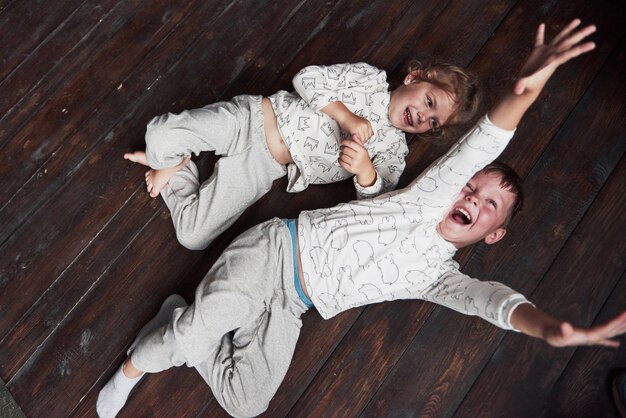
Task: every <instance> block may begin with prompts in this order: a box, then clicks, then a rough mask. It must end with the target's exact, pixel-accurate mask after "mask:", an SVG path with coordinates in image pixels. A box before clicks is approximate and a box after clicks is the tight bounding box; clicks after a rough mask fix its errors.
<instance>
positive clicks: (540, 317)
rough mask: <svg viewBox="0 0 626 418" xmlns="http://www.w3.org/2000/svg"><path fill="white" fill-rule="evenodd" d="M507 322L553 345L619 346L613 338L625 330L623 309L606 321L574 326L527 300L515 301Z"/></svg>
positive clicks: (625, 317) (625, 321)
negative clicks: (582, 326)
mask: <svg viewBox="0 0 626 418" xmlns="http://www.w3.org/2000/svg"><path fill="white" fill-rule="evenodd" d="M511 325H513V327H515V328H516V329H518V330H520V331H521V332H523V333H524V334H527V335H530V336H532V337H537V338H542V339H544V340H545V341H546V342H547V343H548V344H550V345H552V346H554V347H567V346H574V345H605V346H609V347H617V346H619V344H620V343H619V341H616V340H614V339H613V337H616V336H618V335H620V334H623V333H625V332H626V311H624V312H622V313H621V315H618V316H616V317H615V318H613V319H611V320H610V321H608V322H606V323H604V324H600V325H596V326H593V327H591V328H581V327H574V326H572V325H571V324H570V323H569V322H562V321H559V320H557V319H555V318H553V317H551V316H550V315H548V314H546V313H545V312H543V311H541V310H539V309H537V308H535V307H534V306H533V305H531V304H529V303H524V304H521V305H518V306H517V307H516V308H515V310H514V311H513V312H512V313H511Z"/></svg>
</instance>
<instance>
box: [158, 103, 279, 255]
mask: <svg viewBox="0 0 626 418" xmlns="http://www.w3.org/2000/svg"><path fill="white" fill-rule="evenodd" d="M261 99H262V97H261V96H237V97H234V98H233V99H232V100H231V101H229V102H219V103H213V104H211V105H208V106H206V107H203V108H201V109H193V110H185V111H184V112H182V113H180V114H171V113H168V114H165V115H162V116H157V117H155V118H154V119H152V120H151V121H150V122H149V123H148V126H147V129H146V157H147V159H148V163H149V164H150V166H151V167H152V168H155V169H163V168H168V167H173V166H176V165H177V164H179V163H180V161H181V160H182V159H183V158H185V157H189V156H191V154H195V155H198V154H199V153H200V152H202V151H215V153H216V154H217V155H221V156H222V157H221V158H220V159H219V160H218V162H217V164H216V165H215V168H214V170H213V174H212V175H211V177H210V178H209V179H208V180H206V181H205V182H203V183H202V184H200V181H199V177H198V169H197V167H196V166H195V165H194V163H193V162H190V163H189V164H188V165H187V166H186V167H185V168H183V169H182V170H179V171H178V172H177V173H176V174H175V175H174V176H173V177H172V178H171V179H170V181H169V184H168V186H166V187H165V188H164V189H163V190H162V191H161V196H162V197H163V199H164V200H165V204H166V205H167V207H168V209H169V210H170V213H171V216H172V221H173V222H174V229H175V230H176V237H177V238H178V241H179V242H180V243H181V244H182V245H183V246H185V247H186V248H189V249H191V250H201V249H204V248H206V247H207V246H208V245H209V244H210V243H211V242H212V241H213V240H214V239H215V238H216V237H217V236H218V235H219V234H221V233H222V232H224V231H225V230H226V229H228V227H230V226H231V225H232V224H233V223H234V222H235V221H236V220H237V219H238V218H239V216H240V215H241V214H242V213H243V212H244V211H245V210H246V209H247V208H248V207H249V206H251V205H252V204H253V203H254V202H256V201H257V200H258V199H260V198H261V196H263V195H264V194H266V193H267V192H268V191H269V190H270V189H271V187H272V183H273V181H274V180H276V179H277V178H280V177H282V176H284V175H285V174H286V173H287V170H286V167H285V166H283V165H281V164H279V163H278V162H276V161H275V160H274V159H273V158H272V156H271V154H270V152H269V149H268V148H267V143H266V139H265V130H264V124H263V109H262V107H261Z"/></svg>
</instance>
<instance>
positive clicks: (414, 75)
mask: <svg viewBox="0 0 626 418" xmlns="http://www.w3.org/2000/svg"><path fill="white" fill-rule="evenodd" d="M421 74H422V70H413V71H411V72H410V73H408V74H407V75H406V77H404V84H411V83H412V82H414V81H415V80H419V77H420V75H421Z"/></svg>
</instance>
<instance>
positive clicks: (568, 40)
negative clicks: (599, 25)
mask: <svg viewBox="0 0 626 418" xmlns="http://www.w3.org/2000/svg"><path fill="white" fill-rule="evenodd" d="M595 31H596V26H595V25H588V26H585V27H584V28H582V29H581V30H579V31H577V32H576V33H574V34H573V35H569V36H567V37H565V38H563V39H560V40H558V41H557V40H556V39H555V40H554V41H553V42H552V43H553V44H554V45H559V44H560V45H559V46H560V49H568V48H571V47H572V46H574V45H576V44H577V43H579V42H580V41H582V40H583V39H585V38H586V37H587V36H589V35H591V34H592V33H594V32H595Z"/></svg>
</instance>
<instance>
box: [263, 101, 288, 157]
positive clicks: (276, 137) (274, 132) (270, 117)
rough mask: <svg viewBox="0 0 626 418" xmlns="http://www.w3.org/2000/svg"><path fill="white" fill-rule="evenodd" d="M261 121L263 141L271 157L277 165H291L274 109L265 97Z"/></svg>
mask: <svg viewBox="0 0 626 418" xmlns="http://www.w3.org/2000/svg"><path fill="white" fill-rule="evenodd" d="M263 120H264V125H265V140H266V141H267V148H268V149H269V151H270V154H271V155H272V157H273V158H274V159H275V160H276V161H277V162H278V163H279V164H283V165H287V164H289V163H292V162H293V160H292V159H291V154H290V153H289V149H288V148H287V145H286V144H285V141H283V137H282V135H281V134H280V131H279V130H278V123H277V122H276V114H275V113H274V109H272V103H271V102H270V99H268V98H267V97H264V98H263Z"/></svg>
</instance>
